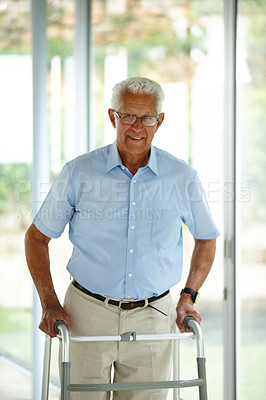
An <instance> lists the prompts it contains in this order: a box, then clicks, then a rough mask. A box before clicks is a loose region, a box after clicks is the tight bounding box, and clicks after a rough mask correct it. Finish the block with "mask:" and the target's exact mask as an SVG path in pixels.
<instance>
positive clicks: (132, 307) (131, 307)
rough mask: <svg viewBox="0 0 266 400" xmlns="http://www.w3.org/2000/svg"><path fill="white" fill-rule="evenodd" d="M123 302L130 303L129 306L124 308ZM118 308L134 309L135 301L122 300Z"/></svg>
mask: <svg viewBox="0 0 266 400" xmlns="http://www.w3.org/2000/svg"><path fill="white" fill-rule="evenodd" d="M123 304H128V305H129V308H123V307H122V305H123ZM118 308H119V309H120V310H133V309H134V301H124V300H120V301H119V304H118Z"/></svg>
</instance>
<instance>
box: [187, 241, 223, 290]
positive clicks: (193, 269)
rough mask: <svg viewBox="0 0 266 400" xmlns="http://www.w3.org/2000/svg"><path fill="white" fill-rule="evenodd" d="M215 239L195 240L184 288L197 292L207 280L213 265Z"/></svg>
mask: <svg viewBox="0 0 266 400" xmlns="http://www.w3.org/2000/svg"><path fill="white" fill-rule="evenodd" d="M215 249H216V239H209V240H199V239H195V246H194V250H193V253H192V257H191V264H190V270H189V275H188V278H187V281H186V285H185V286H186V287H189V288H191V289H194V290H196V291H198V290H199V289H200V288H201V286H202V284H203V283H204V281H205V279H206V278H207V276H208V274H209V272H210V269H211V267H212V264H213V260H214V256H215Z"/></svg>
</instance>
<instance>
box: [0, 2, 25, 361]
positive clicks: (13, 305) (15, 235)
mask: <svg viewBox="0 0 266 400" xmlns="http://www.w3.org/2000/svg"><path fill="white" fill-rule="evenodd" d="M30 53H31V19H30V1H24V2H23V3H22V2H13V1H12V2H1V4H0V71H1V73H0V88H1V90H0V110H1V119H0V132H1V146H0V274H1V280H0V321H1V324H0V343H1V345H0V346H1V349H2V350H4V351H5V352H7V353H12V355H13V356H16V357H18V358H21V359H23V360H24V361H27V362H30V361H31V302H32V296H31V280H30V277H29V275H28V271H27V268H26V265H25V257H24V245H23V243H24V232H25V229H26V226H27V224H28V221H29V217H30V214H31V207H30V189H31V188H30V163H31V155H32V67H31V56H30Z"/></svg>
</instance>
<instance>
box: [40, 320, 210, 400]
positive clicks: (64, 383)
mask: <svg viewBox="0 0 266 400" xmlns="http://www.w3.org/2000/svg"><path fill="white" fill-rule="evenodd" d="M184 325H185V327H186V328H188V329H190V330H191V332H186V333H169V334H151V335H138V334H136V332H125V333H123V334H122V335H117V336H69V333H68V330H67V327H66V324H65V323H64V322H63V321H57V322H56V325H55V329H56V331H57V332H58V338H59V339H60V341H61V342H62V363H61V372H62V374H61V400H69V395H70V392H99V391H104V392H108V391H121V390H144V389H174V390H179V389H180V388H187V387H195V386H198V387H199V400H207V383H206V368H205V361H206V360H205V357H204V346H203V339H202V332H201V328H200V325H199V324H198V323H197V322H196V321H195V320H194V319H193V318H191V317H187V318H185V320H184ZM189 338H193V339H196V342H197V359H196V361H197V369H198V379H187V380H179V379H178V380H177V379H173V380H172V381H156V382H123V383H109V384H78V383H70V368H71V363H70V360H69V345H70V341H74V342H96V341H97V342H99V341H128V342H129V341H141V340H149V341H150V340H178V341H180V340H181V339H189ZM47 340H48V341H49V340H51V339H50V338H49V337H48V336H47ZM45 351H46V352H47V353H49V354H46V355H45V364H44V373H43V388H42V400H48V392H49V390H48V388H49V367H50V350H49V345H46V347H45ZM47 371H48V372H47ZM174 378H176V377H174ZM178 398H179V396H178Z"/></svg>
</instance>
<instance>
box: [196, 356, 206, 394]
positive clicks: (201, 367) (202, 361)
mask: <svg viewBox="0 0 266 400" xmlns="http://www.w3.org/2000/svg"><path fill="white" fill-rule="evenodd" d="M197 366H198V377H199V379H203V385H202V386H199V398H200V400H207V379H206V358H204V357H199V358H197Z"/></svg>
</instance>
